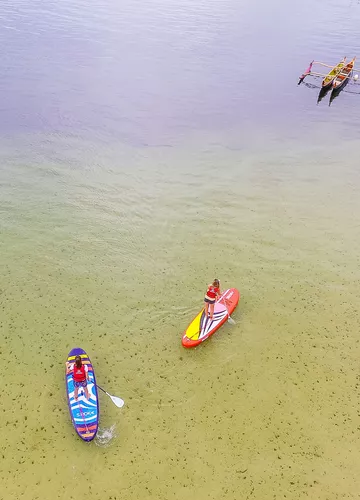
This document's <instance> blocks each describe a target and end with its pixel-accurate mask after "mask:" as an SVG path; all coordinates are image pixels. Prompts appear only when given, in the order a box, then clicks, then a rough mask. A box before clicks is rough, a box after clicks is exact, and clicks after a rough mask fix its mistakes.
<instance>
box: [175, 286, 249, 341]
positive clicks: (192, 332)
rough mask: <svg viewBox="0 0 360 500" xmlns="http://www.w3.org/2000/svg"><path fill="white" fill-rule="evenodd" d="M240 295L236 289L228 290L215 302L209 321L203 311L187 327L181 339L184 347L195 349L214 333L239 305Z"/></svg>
mask: <svg viewBox="0 0 360 500" xmlns="http://www.w3.org/2000/svg"><path fill="white" fill-rule="evenodd" d="M239 299H240V293H239V291H238V290H237V289H236V288H229V289H228V290H226V291H225V292H224V293H223V294H222V295H221V296H220V298H219V299H218V300H217V301H216V302H215V307H214V316H213V319H212V320H211V319H210V318H209V317H206V316H205V310H204V309H203V310H202V311H201V312H200V313H199V314H198V315H197V316H196V318H195V319H194V320H193V321H192V322H191V323H190V325H189V326H188V327H187V329H186V331H185V333H184V335H183V337H182V345H183V346H184V347H196V346H197V345H199V344H201V342H203V341H204V340H206V339H208V338H209V337H210V335H212V334H213V333H215V332H216V330H218V329H219V328H220V326H221V325H223V324H224V323H225V321H227V319H228V318H229V316H231V314H232V313H233V311H234V310H235V308H236V306H237V305H238V303H239Z"/></svg>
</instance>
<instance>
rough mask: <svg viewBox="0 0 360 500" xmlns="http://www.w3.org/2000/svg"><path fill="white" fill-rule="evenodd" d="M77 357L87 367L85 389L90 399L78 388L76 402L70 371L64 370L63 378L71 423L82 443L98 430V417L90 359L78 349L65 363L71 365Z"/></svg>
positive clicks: (94, 382)
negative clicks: (64, 379)
mask: <svg viewBox="0 0 360 500" xmlns="http://www.w3.org/2000/svg"><path fill="white" fill-rule="evenodd" d="M78 355H79V356H81V360H82V363H83V364H84V365H86V366H87V367H88V374H89V381H88V384H87V389H88V391H89V396H90V398H89V400H88V399H86V396H85V392H84V390H83V388H82V387H79V392H78V400H77V401H75V398H74V381H73V377H72V370H70V371H69V370H68V369H66V372H65V378H66V392H67V399H68V406H69V410H70V416H71V420H72V423H73V425H74V427H75V430H76V432H77V433H78V435H79V436H80V437H81V439H83V440H84V441H92V440H93V439H94V437H95V436H96V433H97V430H98V426H99V415H100V412H99V398H98V392H97V387H96V379H95V373H94V369H93V366H92V364H91V361H90V358H89V356H88V355H87V354H86V352H85V351H84V350H83V349H80V348H79V347H76V348H75V349H72V350H71V351H70V352H69V355H68V357H67V362H68V363H71V364H73V363H74V362H75V356H78ZM70 366H71V365H70Z"/></svg>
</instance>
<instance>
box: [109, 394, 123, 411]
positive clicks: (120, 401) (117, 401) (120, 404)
mask: <svg viewBox="0 0 360 500" xmlns="http://www.w3.org/2000/svg"><path fill="white" fill-rule="evenodd" d="M109 396H110V394H109ZM110 397H111V400H112V402H113V403H114V405H115V406H117V407H118V408H122V407H123V406H124V404H125V401H124V400H123V399H121V398H117V397H116V396H110Z"/></svg>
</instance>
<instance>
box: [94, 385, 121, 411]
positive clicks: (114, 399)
mask: <svg viewBox="0 0 360 500" xmlns="http://www.w3.org/2000/svg"><path fill="white" fill-rule="evenodd" d="M96 387H97V388H98V389H100V390H101V391H103V392H105V394H106V395H107V396H109V398H110V399H111V401H112V402H113V403H114V405H115V406H117V407H118V408H122V407H123V406H124V404H125V402H124V400H123V399H121V398H117V397H116V396H112V395H111V394H109V393H108V392H106V391H105V389H103V388H102V387H100V386H99V385H97V384H96Z"/></svg>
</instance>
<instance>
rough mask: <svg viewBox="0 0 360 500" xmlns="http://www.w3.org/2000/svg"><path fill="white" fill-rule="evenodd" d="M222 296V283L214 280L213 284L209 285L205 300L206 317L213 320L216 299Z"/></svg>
mask: <svg viewBox="0 0 360 500" xmlns="http://www.w3.org/2000/svg"><path fill="white" fill-rule="evenodd" d="M220 295H221V292H220V281H219V280H218V279H214V281H213V282H212V284H210V285H208V288H207V290H206V294H205V298H204V302H205V316H209V317H210V319H213V316H214V307H215V302H216V299H217V298H218V297H220ZM209 306H210V313H209Z"/></svg>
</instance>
